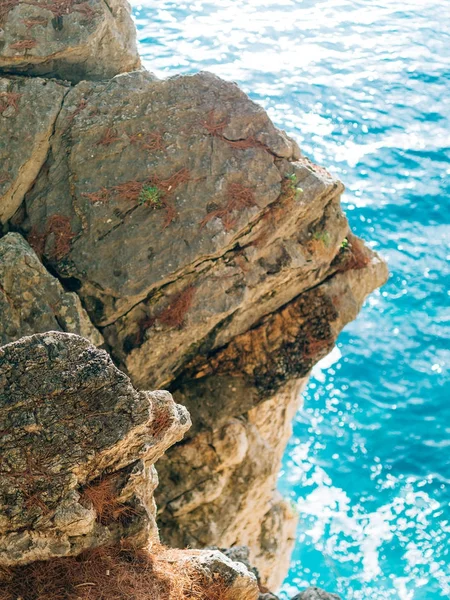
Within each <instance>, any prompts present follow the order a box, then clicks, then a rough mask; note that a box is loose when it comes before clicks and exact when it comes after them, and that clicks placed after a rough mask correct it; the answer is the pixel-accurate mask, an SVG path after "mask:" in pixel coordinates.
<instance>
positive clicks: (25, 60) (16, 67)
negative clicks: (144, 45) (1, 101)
mask: <svg viewBox="0 0 450 600" xmlns="http://www.w3.org/2000/svg"><path fill="white" fill-rule="evenodd" d="M130 13H131V9H130V5H129V4H128V2H127V1H126V0H108V2H103V0H81V1H80V0H36V1H32V0H1V1H0V72H1V71H3V72H7V73H16V74H18V73H20V74H26V75H41V76H46V77H55V76H56V77H58V78H61V79H68V80H71V81H80V80H81V79H108V78H110V77H113V76H114V75H117V74H118V73H123V72H125V71H132V70H133V69H136V68H138V67H139V65H140V60H139V56H138V54H137V49H136V31H135V27H134V24H133V21H132V19H131V14H130Z"/></svg>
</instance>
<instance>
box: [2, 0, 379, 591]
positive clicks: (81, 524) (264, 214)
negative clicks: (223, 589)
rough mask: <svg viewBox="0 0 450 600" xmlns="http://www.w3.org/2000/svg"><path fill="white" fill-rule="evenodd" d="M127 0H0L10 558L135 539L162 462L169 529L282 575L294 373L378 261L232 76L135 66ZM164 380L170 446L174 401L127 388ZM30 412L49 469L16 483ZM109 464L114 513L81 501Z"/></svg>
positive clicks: (320, 180) (288, 519)
mask: <svg viewBox="0 0 450 600" xmlns="http://www.w3.org/2000/svg"><path fill="white" fill-rule="evenodd" d="M129 12H130V11H129V7H128V5H127V4H126V3H125V2H123V1H122V0H120V1H118V0H117V1H115V2H114V3H113V4H111V3H109V4H105V3H104V2H102V1H101V0H90V1H89V2H81V3H80V2H76V1H75V0H53V2H44V1H42V2H41V1H36V2H31V1H28V2H22V1H21V0H0V27H1V31H0V221H1V223H2V231H3V237H1V238H0V306H1V315H2V316H1V321H0V342H1V343H2V344H7V345H6V346H5V347H4V349H3V352H4V354H3V355H1V356H4V361H6V362H5V364H6V365H9V366H7V367H5V368H7V372H8V375H7V378H6V379H5V376H3V374H2V375H0V377H1V376H3V377H4V379H3V380H2V383H3V385H4V386H5V391H4V392H3V396H2V398H3V405H4V407H5V408H4V409H2V410H4V411H6V412H4V413H0V415H1V418H2V419H6V421H5V426H4V427H3V426H2V428H1V429H2V432H3V433H2V435H5V436H6V437H5V441H3V438H1V440H2V443H5V444H6V446H5V452H11V456H9V454H5V456H6V457H7V459H6V462H7V468H6V471H5V474H4V477H5V479H4V482H6V483H4V486H5V491H4V497H3V496H2V498H3V500H2V502H4V506H5V510H6V511H7V513H8V517H7V519H6V520H5V523H4V532H3V533H0V535H2V536H3V537H0V550H2V548H3V556H4V558H3V559H2V560H3V562H4V563H5V564H7V563H8V561H10V563H11V564H17V563H20V562H29V561H32V560H42V559H49V558H50V557H53V558H55V557H61V556H65V557H68V556H69V555H78V554H79V553H80V552H85V551H87V550H89V549H91V550H92V548H97V547H98V546H101V545H102V544H105V543H108V544H111V543H113V544H117V543H119V541H120V540H124V539H128V538H130V539H132V540H138V541H137V542H136V543H138V544H139V545H140V546H142V545H149V544H150V542H151V540H152V539H154V538H155V536H156V528H155V525H154V517H155V513H154V508H153V500H152V498H153V488H154V485H155V481H156V480H155V475H154V467H153V464H154V462H155V461H156V460H157V459H159V460H158V462H157V463H156V469H157V471H158V473H159V479H160V485H159V487H158V488H157V490H156V492H155V494H156V501H157V505H158V516H157V520H158V524H159V529H160V534H161V538H162V540H163V541H164V542H165V543H167V544H170V545H172V546H175V547H178V548H183V547H185V546H187V545H188V546H190V547H192V548H204V547H208V546H209V547H211V546H214V547H220V548H224V547H230V546H232V547H237V546H247V547H248V548H249V560H250V562H251V563H252V564H253V565H255V566H256V567H257V569H258V572H259V577H260V582H261V585H262V586H263V585H264V586H269V587H272V588H276V587H277V586H278V585H279V583H280V582H281V580H282V578H283V576H284V573H285V572H286V569H287V565H288V563H289V556H290V551H291V548H292V544H293V540H294V537H295V527H296V516H295V514H294V513H293V512H292V509H291V507H290V506H289V504H287V503H286V502H285V501H284V500H283V499H282V498H281V497H280V496H279V494H278V493H277V492H276V479H277V474H278V471H279V465H280V460H281V456H282V454H283V451H284V447H285V445H286V442H287V440H288V438H289V435H290V423H291V420H292V418H293V415H294V413H295V411H296V409H297V407H298V402H299V394H300V391H301V388H302V386H303V385H304V383H305V381H306V379H307V376H308V373H309V371H310V369H311V367H312V366H313V365H314V364H315V363H316V362H317V361H318V360H320V359H321V358H322V357H323V356H325V355H326V354H327V353H328V352H329V351H330V350H331V348H332V347H333V344H334V342H335V340H336V337H337V335H338V334H339V332H340V330H341V329H342V327H344V326H345V324H346V323H348V322H349V321H350V320H352V319H354V318H355V317H356V315H357V313H358V311H359V309H360V307H361V304H362V302H363V301H364V298H365V297H366V296H367V294H369V293H370V292H371V291H372V290H373V289H375V288H376V287H378V286H379V285H381V284H382V283H383V282H384V280H385V279H386V275H387V271H386V266H385V264H384V263H383V262H382V261H381V260H380V258H379V257H378V256H377V255H376V254H375V253H373V252H372V251H371V250H370V249H369V248H367V247H366V246H365V245H364V244H363V242H362V241H361V240H359V239H358V238H356V237H355V236H353V235H352V234H351V232H350V231H349V228H348V223H347V220H346V218H345V215H344V214H343V212H342V210H341V206H340V195H341V193H342V191H343V186H342V184H341V183H340V182H339V181H338V180H336V179H335V178H334V177H332V176H331V175H330V174H329V173H328V172H327V171H326V170H325V169H324V168H322V167H319V166H317V165H315V164H313V163H312V162H311V161H310V160H309V159H308V158H306V157H305V156H303V155H302V153H301V151H300V149H299V148H298V146H297V144H296V143H295V141H293V140H292V139H290V138H289V137H288V136H287V135H286V134H285V133H284V132H282V131H279V130H277V129H276V128H275V127H274V125H273V124H272V123H271V121H270V119H269V118H268V116H267V114H266V113H265V112H264V110H263V109H262V108H261V107H259V106H258V105H256V104H255V103H253V102H252V101H251V100H250V99H249V98H248V97H247V96H246V95H245V94H244V93H243V92H242V91H240V90H239V88H238V87H237V86H236V85H235V84H232V83H228V82H225V81H223V80H221V79H219V78H217V77H215V76H213V75H211V74H208V73H199V74H197V75H194V76H183V77H175V78H171V79H168V80H164V81H161V80H158V79H157V78H156V77H154V76H153V75H152V74H150V73H148V72H147V71H145V70H136V68H137V67H139V57H138V56H137V53H136V47H135V33H134V28H133V26H132V23H131V20H130V16H129ZM50 331H51V332H53V333H51V334H48V333H47V332H50ZM56 332H60V333H56ZM64 332H66V333H64ZM31 334H46V335H44V336H39V335H38V336H34V337H31V338H23V336H29V335H31ZM68 334H78V335H79V336H83V338H87V339H88V340H90V342H92V343H93V344H94V345H95V346H97V347H100V348H101V350H95V347H94V346H92V345H89V344H88V342H86V341H83V340H82V339H81V338H80V337H77V336H73V335H72V336H70V335H68ZM45 340H48V343H47V342H46V341H45ZM52 348H56V350H52ZM5 353H6V354H5ZM108 354H109V356H110V357H111V358H112V360H113V361H114V364H115V366H114V365H113V363H112V362H111V359H110V358H108ZM54 357H57V360H56V359H55V358H54ZM55 360H56V362H55ZM64 361H66V362H64ZM69 366H70V367H71V368H69ZM91 368H92V373H91V374H90V371H91ZM71 369H74V371H73V372H72V370H71ZM119 369H120V370H119ZM34 371H36V375H35V376H33V377H32V378H31V376H30V375H25V374H27V373H33V372H34ZM67 373H70V377H69V379H68V378H67V377H66V376H65V375H64V374H67ZM124 373H125V374H126V375H124ZM84 377H86V378H87V379H84ZM128 377H129V379H128ZM23 378H24V379H23ZM22 379H23V380H22ZM35 379H36V380H35ZM11 381H13V382H14V386H17V390H18V391H17V392H15V391H14V389H15V388H13V389H10V385H11ZM31 381H33V382H35V383H36V385H35V387H33V386H32V387H31V389H28V387H29V386H30V385H31V383H30V382H31ZM33 385H34V383H33ZM105 385H106V388H107V390H109V392H108V393H107V394H106V397H105V396H104V394H105V393H106V392H105V389H104V386H105ZM27 386H28V387H27ZM132 386H134V388H133V387H132ZM158 388H159V389H160V388H165V389H167V390H169V391H170V392H171V393H172V395H173V398H174V399H175V401H176V402H177V403H178V406H180V405H182V406H184V407H185V408H187V409H188V411H189V413H190V415H191V420H192V427H191V429H190V430H189V431H188V432H187V433H186V435H185V437H184V439H183V440H182V441H178V443H177V444H175V445H174V446H172V448H171V449H170V450H168V451H166V450H167V448H168V446H169V445H171V444H172V443H173V442H174V441H175V440H180V439H181V437H182V436H183V433H185V431H186V426H185V425H186V423H187V417H186V416H185V412H183V409H181V408H175V405H174V404H173V401H172V399H171V397H170V396H169V395H168V394H167V393H165V392H164V393H163V392H138V391H136V389H138V390H144V389H158ZM20 390H22V392H20ZM23 390H25V393H26V396H27V400H26V401H23V400H22V399H21V397H20V393H23ZM117 390H121V391H120V393H119V392H118V391H117ZM116 394H119V395H118V396H117V397H116ZM80 398H81V400H82V401H79V399H80ZM83 398H84V400H83ZM42 403H43V404H42ZM48 403H50V405H51V406H50V405H48V406H47V404H48ZM40 406H44V407H45V411H44V414H43V415H41V413H40V411H41V408H39V407H40ZM149 406H150V407H153V406H158V407H160V408H157V409H155V410H156V412H157V413H158V411H160V412H161V411H163V412H162V413H161V415H165V416H164V418H163V416H161V415H160V417H158V416H156V417H155V416H153V417H152V414H153V413H152V408H150V409H149ZM8 407H12V408H8ZM163 407H164V408H163ZM42 410H44V409H42ZM169 413H170V415H171V416H170V415H169ZM3 415H5V416H3ZM33 415H34V416H33ZM36 415H37V416H36ZM97 415H101V417H100V421H97ZM125 415H126V418H125V420H124V421H122V418H123V417H125ZM177 415H178V416H177ZM180 415H184V416H180ZM169 416H170V418H169ZM44 417H45V418H44ZM166 417H167V418H166ZM152 418H153V419H154V418H156V420H157V421H158V419H160V420H163V421H164V428H163V430H161V431H159V430H158V434H156V433H155V431H154V428H155V425H154V424H152V423H153V421H152ZM33 419H34V420H33ZM45 419H49V421H48V425H45V427H44V426H43V425H42V424H43V423H44V422H45V423H47V421H45ZM158 422H159V421H158ZM169 422H170V423H171V425H168V423H169ZM174 423H177V426H176V427H175V425H174ZM53 424H56V425H58V428H61V427H62V428H63V429H66V428H67V431H68V432H69V431H73V436H69V437H68V438H67V439H66V438H64V437H61V429H58V432H57V433H56V432H55V433H54V434H53V433H50V432H52V431H53V430H52V427H53ZM64 424H65V425H64ZM2 425H3V421H2ZM166 426H167V427H169V429H168V430H167V432H166V433H164V435H163V431H164V432H165V431H166V429H165V427H166ZM170 427H172V429H170ZM29 428H31V429H29ZM36 428H37V429H36ZM108 428H110V429H111V431H110V432H109V429H108ZM152 428H153V429H152ZM11 429H14V430H16V429H17V431H18V432H20V433H18V434H17V435H16V434H14V435H12V434H11ZM43 430H45V431H46V432H47V433H46V437H45V439H44V440H43V441H42V452H43V453H45V461H44V462H45V464H46V469H49V470H50V471H49V472H50V473H51V474H52V477H53V476H54V475H56V474H58V477H61V480H60V482H59V480H58V485H57V486H55V489H54V490H52V492H51V493H49V492H48V491H46V488H45V485H47V486H48V483H47V484H45V481H46V479H45V473H47V471H41V470H38V471H37V474H38V475H39V478H38V479H39V480H40V484H39V485H40V486H41V487H39V486H37V487H36V485H37V484H36V482H35V480H34V478H33V477H34V476H33V477H32V479H31V480H30V481H28V480H27V481H25V480H23V481H22V479H20V478H19V479H17V480H16V479H13V481H14V485H15V486H16V487H14V488H13V489H12V491H11V490H10V482H9V479H8V477H9V478H11V477H14V476H12V475H10V474H9V473H10V472H13V473H16V472H19V473H25V472H26V470H27V469H29V468H30V464H28V462H27V461H28V458H27V456H28V455H27V452H29V448H30V444H33V443H35V441H36V440H35V439H34V438H33V437H32V436H33V435H38V436H40V435H41V434H42V431H43ZM169 430H170V431H171V432H172V433H170V432H169ZM149 432H150V433H149ZM152 432H153V433H152ZM147 434H148V435H149V436H150V438H151V439H150V438H146V437H145V436H146V435H147ZM67 435H69V434H68V433H67ZM99 435H100V437H99V439H98V440H97V437H98V436H99ZM103 435H105V436H106V439H105V440H103ZM155 435H156V438H155ZM158 435H160V436H162V437H158ZM30 436H31V437H30ZM59 438H61V439H59ZM39 439H40V438H39ZM92 439H96V443H95V448H93V449H92V452H87V450H86V452H87V454H84V453H85V450H83V448H88V447H89V444H87V446H86V445H85V446H83V442H84V443H86V440H92ZM55 440H59V441H55ZM152 448H153V449H152ZM65 452H67V454H66V453H65ZM17 461H18V462H17ZM108 461H109V462H108ZM16 462H17V464H16ZM117 473H119V474H120V477H119V478H118V479H117V481H116V480H115V479H114V477H116V475H115V474H117ZM106 476H108V478H109V477H110V476H112V477H113V479H114V486H115V487H114V497H115V498H116V500H115V501H117V502H118V503H119V504H120V505H121V506H122V505H124V506H126V507H128V508H126V509H124V510H125V514H126V513H127V511H128V512H129V511H130V510H131V511H132V512H131V513H130V512H129V514H127V519H128V520H127V519H125V521H126V523H125V524H124V523H123V522H122V521H123V520H122V521H120V520H119V522H114V523H113V524H112V522H111V523H107V524H106V526H105V523H102V517H101V516H99V515H98V514H95V508H94V509H93V508H92V507H91V508H89V506H88V507H87V508H86V507H85V506H84V507H83V503H81V504H80V497H81V496H82V493H83V490H84V489H89V486H92V485H94V484H95V483H98V482H100V481H103V479H104V478H105V477H106ZM21 477H22V475H21ZM130 480H132V481H133V482H132V483H130ZM108 481H109V479H108ZM93 482H94V484H93ZM16 484H17V485H16ZM108 485H109V484H108ZM42 486H44V487H42ZM86 486H88V487H87V488H86ZM0 490H1V488H0ZM8 490H9V491H8ZM41 494H44V495H45V499H43V498H42V497H41V496H40V495H41ZM29 498H33V499H34V500H32V501H29ZM143 498H144V500H143ZM30 502H31V504H30ZM44 505H45V506H46V507H47V508H48V506H50V507H51V508H50V509H49V510H50V513H48V515H47V514H44V513H45V511H46V510H47V508H46V509H44ZM60 506H61V507H62V506H63V507H64V509H62V508H58V507H60ZM80 506H81V507H82V508H80ZM130 507H131V508H130ZM8 511H10V512H11V515H9V512H8ZM30 511H31V512H30ZM42 511H44V512H42ZM61 511H62V512H63V513H64V518H63V519H62V520H61V517H59V516H58V515H59V514H60V512H61ZM74 511H75V512H76V511H78V513H79V514H80V515H81V514H83V516H80V517H79V520H78V517H77V520H76V521H75V523H76V524H74V522H73V520H72V518H71V517H70V515H73V514H75V513H74ZM83 511H84V512H83ZM78 513H77V514H78ZM55 519H56V520H55ZM0 523H1V521H0ZM127 527H128V528H129V529H130V532H131V531H132V533H129V532H127ZM36 528H37V529H36ZM106 530H107V531H106ZM36 532H38V533H36ZM49 532H51V533H49ZM55 532H56V533H55ZM142 532H144V533H142ZM55 535H56V537H57V538H58V544H56V546H55V544H54V536H55ZM11 536H12V537H11ZM17 536H19V537H17ZM36 536H37V537H36ZM52 536H53V538H52ZM11 540H13V541H12V542H11ZM36 540H38V541H36ZM133 543H135V541H133ZM1 544H3V546H1ZM11 544H12V545H11ZM8 556H12V557H13V558H12V559H9V558H7V557H8ZM110 558H111V557H110ZM191 558H192V557H191ZM177 560H179V559H176V561H177ZM176 561H175V562H176ZM50 562H51V561H50ZM172 562H173V561H172ZM194 562H195V561H194ZM247 575H248V577H250V575H249V574H248V573H247ZM247 575H246V577H247ZM250 579H251V578H250ZM250 579H248V578H247V581H250ZM233 593H234V592H233ZM308 593H310V592H308ZM311 593H315V592H314V591H312V592H311ZM19 595H20V594H19ZM180 597H181V596H180ZM205 597H208V596H205ZM210 597H211V598H212V597H213V596H210ZM235 597H236V598H239V597H240V596H235ZM242 597H244V596H242ZM249 597H250V596H249ZM306 597H309V596H305V598H306ZM311 597H314V596H311ZM318 597H320V596H318Z"/></svg>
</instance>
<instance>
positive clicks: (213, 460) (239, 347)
mask: <svg viewBox="0 0 450 600" xmlns="http://www.w3.org/2000/svg"><path fill="white" fill-rule="evenodd" d="M345 260H346V259H345ZM386 275H387V271H386V265H385V264H384V263H383V262H382V261H381V260H380V259H379V258H378V257H377V256H376V255H374V254H372V255H371V262H370V263H369V264H368V265H366V266H365V267H364V268H362V269H358V268H353V269H349V270H347V271H345V272H338V273H336V274H335V275H334V276H333V277H331V278H330V279H328V280H327V281H325V282H324V283H322V284H321V285H320V286H319V287H318V288H316V289H314V290H311V291H308V292H305V293H303V294H301V295H300V296H298V298H296V299H295V300H293V301H292V302H290V303H289V304H288V305H286V306H285V307H284V308H283V309H282V310H281V311H278V312H277V313H274V314H272V315H268V316H267V317H265V318H264V319H263V320H262V322H261V324H260V325H259V326H257V327H255V328H254V329H252V330H250V331H248V332H247V333H245V334H242V335H241V336H237V337H236V338H235V339H234V340H233V341H232V342H231V343H230V344H229V345H228V346H225V347H224V348H223V349H222V350H220V351H218V352H216V353H211V355H210V356H209V355H206V356H205V357H204V362H203V363H202V364H200V362H198V363H197V365H196V369H197V370H195V369H194V368H191V370H189V369H188V370H187V371H186V377H181V381H180V382H177V381H176V382H174V384H173V388H172V390H173V394H174V397H175V398H176V399H177V401H178V402H181V403H183V404H185V405H186V406H187V407H188V408H189V410H191V411H192V419H193V422H194V423H195V425H194V433H195V432H199V431H200V433H198V434H197V435H196V436H195V437H193V438H192V439H190V440H186V441H184V442H183V443H181V444H179V445H177V446H174V447H173V448H171V449H170V450H169V451H168V453H167V454H166V455H165V456H164V457H162V458H161V459H160V461H159V462H158V472H159V474H160V479H161V482H162V485H161V488H160V489H159V490H158V491H157V503H158V506H159V509H160V516H159V522H160V526H161V535H162V537H163V539H164V540H166V541H167V542H168V543H170V544H171V545H176V546H184V545H187V544H189V545H191V546H194V547H203V546H209V545H217V544H222V545H224V546H226V545H231V544H239V545H240V544H242V545H246V546H248V547H249V549H250V557H251V562H252V564H254V565H255V566H256V567H257V569H258V571H259V573H260V575H261V580H262V582H263V584H264V585H267V587H269V588H271V589H276V588H277V587H278V586H279V585H280V583H281V581H282V579H283V577H284V573H285V570H287V567H288V564H289V557H290V551H291V549H292V546H293V543H294V539H295V527H296V516H295V514H294V513H293V512H292V509H291V508H290V506H289V505H288V504H287V503H286V502H285V501H283V500H282V499H280V497H279V495H278V493H277V492H276V491H275V488H276V480H277V476H278V472H279V469H280V463H281V458H282V455H283V452H284V449H285V446H286V443H287V441H288V439H289V436H290V433H291V421H292V418H293V416H294V414H295V411H296V410H297V408H298V404H299V401H300V398H299V394H300V389H299V388H300V387H301V385H302V383H304V382H306V379H303V380H301V379H299V378H301V377H306V376H307V374H308V372H309V370H310V368H311V366H312V365H313V364H314V363H315V362H316V361H317V360H318V359H319V358H321V357H322V356H324V355H325V354H326V353H327V352H329V351H330V350H331V348H332V347H333V344H334V342H335V339H336V337H337V335H338V333H339V332H340V330H341V329H342V327H343V326H344V325H345V324H346V323H348V322H349V321H350V320H352V319H354V318H355V316H356V314H357V313H358V311H359V310H360V307H361V304H362V302H363V300H364V298H365V297H366V295H367V294H368V293H370V292H371V291H372V290H373V289H374V288H375V287H377V286H379V285H381V284H382V283H383V282H384V280H385V278H386ZM177 385H179V387H177ZM208 398H209V403H208V404H207V406H206V407H205V404H206V403H207V401H208ZM196 400H197V403H196ZM255 405H257V406H255ZM239 407H240V408H239ZM239 410H241V411H248V412H246V413H245V414H242V413H240V412H239ZM239 415H241V416H239ZM231 416H233V417H234V419H232V420H231V421H230V420H228V421H227V419H230V417H231ZM238 416H239V418H238V419H236V417H238ZM214 423H216V424H217V425H218V426H219V427H220V429H218V430H213V431H210V430H211V429H213V424H214ZM234 448H239V451H237V450H235V449H234ZM227 449H230V450H229V452H228V451H227ZM233 457H234V458H233ZM193 498H195V502H193V501H192V499H193Z"/></svg>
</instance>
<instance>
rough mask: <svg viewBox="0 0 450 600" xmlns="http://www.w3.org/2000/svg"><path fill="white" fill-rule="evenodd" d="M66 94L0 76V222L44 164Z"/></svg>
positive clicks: (39, 82)
mask: <svg viewBox="0 0 450 600" xmlns="http://www.w3.org/2000/svg"><path fill="white" fill-rule="evenodd" d="M0 11H1V2H0ZM0 14H1V13H0ZM0 27H1V24H0ZM1 47H2V40H1V39H0V48H1ZM67 91H68V88H66V87H65V86H63V85H60V84H58V83H56V82H54V81H47V80H44V79H39V78H36V79H25V78H19V77H11V78H4V77H0V223H4V222H5V221H7V220H8V219H9V218H10V217H11V216H12V215H13V214H14V212H15V211H16V210H17V209H18V208H19V206H20V204H21V203H22V200H23V197H24V195H25V193H26V192H27V191H28V190H29V188H30V187H31V185H32V183H33V182H34V180H35V179H36V177H37V175H38V173H39V171H40V169H41V167H42V165H43V164H44V161H45V159H46V157H47V152H48V149H49V146H50V137H51V134H52V131H53V126H54V123H55V120H56V117H57V115H58V113H59V111H60V110H61V105H62V101H63V98H64V96H65V94H66V93H67Z"/></svg>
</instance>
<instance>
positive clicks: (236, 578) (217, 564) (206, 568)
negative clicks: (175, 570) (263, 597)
mask: <svg viewBox="0 0 450 600" xmlns="http://www.w3.org/2000/svg"><path fill="white" fill-rule="evenodd" d="M187 556H188V559H187V560H188V561H189V563H190V564H191V568H192V567H193V568H194V569H195V570H196V571H199V572H205V574H206V575H207V576H208V578H210V579H212V580H213V581H214V580H216V579H219V580H220V581H221V582H222V584H223V586H224V588H226V590H227V591H226V596H225V597H227V598H236V599H239V600H258V598H259V588H258V583H257V581H256V577H255V575H254V574H253V573H252V572H251V571H250V570H249V569H248V568H247V567H246V566H245V565H244V564H243V563H241V562H235V561H233V560H230V559H229V558H228V557H227V556H225V555H224V554H223V553H222V552H219V551H218V550H203V551H202V552H199V553H198V554H194V553H192V556H190V557H189V555H187Z"/></svg>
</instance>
